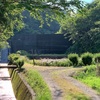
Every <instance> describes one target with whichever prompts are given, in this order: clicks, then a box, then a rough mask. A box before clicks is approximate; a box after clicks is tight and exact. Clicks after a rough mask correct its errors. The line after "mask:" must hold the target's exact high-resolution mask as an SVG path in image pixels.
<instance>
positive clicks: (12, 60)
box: [8, 54, 24, 69]
mask: <svg viewBox="0 0 100 100" xmlns="http://www.w3.org/2000/svg"><path fill="white" fill-rule="evenodd" d="M8 59H9V63H8V64H9V65H16V66H17V67H18V68H19V69H20V68H21V67H22V66H23V65H24V60H23V59H20V55H19V54H10V55H9V56H8Z"/></svg>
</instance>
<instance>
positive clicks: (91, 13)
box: [61, 0, 100, 53]
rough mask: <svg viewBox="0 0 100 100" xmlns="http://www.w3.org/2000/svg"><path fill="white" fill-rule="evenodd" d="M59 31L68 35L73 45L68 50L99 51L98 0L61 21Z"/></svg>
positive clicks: (99, 5)
mask: <svg viewBox="0 0 100 100" xmlns="http://www.w3.org/2000/svg"><path fill="white" fill-rule="evenodd" d="M61 33H63V34H65V35H66V37H70V40H72V41H73V45H72V46H71V47H70V48H69V50H68V51H67V53H68V52H74V53H75V52H76V53H83V52H87V51H88V52H93V53H94V52H100V47H99V45H100V1H99V0H94V2H93V3H91V4H88V5H87V7H85V8H84V9H83V13H79V12H77V14H73V15H72V17H67V18H66V19H65V20H64V22H62V28H61Z"/></svg>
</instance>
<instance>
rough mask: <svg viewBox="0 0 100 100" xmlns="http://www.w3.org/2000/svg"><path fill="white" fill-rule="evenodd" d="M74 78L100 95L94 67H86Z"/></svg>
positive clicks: (98, 79)
mask: <svg viewBox="0 0 100 100" xmlns="http://www.w3.org/2000/svg"><path fill="white" fill-rule="evenodd" d="M74 78H76V79H78V80H80V81H82V82H83V83H85V84H87V85H88V86H90V87H91V88H93V89H95V90H96V91H98V93H100V77H99V76H97V75H96V65H91V66H86V67H85V68H84V70H82V71H81V72H78V74H77V75H76V76H74Z"/></svg>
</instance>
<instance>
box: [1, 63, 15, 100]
mask: <svg viewBox="0 0 100 100" xmlns="http://www.w3.org/2000/svg"><path fill="white" fill-rule="evenodd" d="M0 66H1V67H0V100H16V98H15V95H14V92H13V88H12V83H11V79H10V75H9V72H8V68H6V67H5V66H7V64H0ZM3 66H4V68H3Z"/></svg>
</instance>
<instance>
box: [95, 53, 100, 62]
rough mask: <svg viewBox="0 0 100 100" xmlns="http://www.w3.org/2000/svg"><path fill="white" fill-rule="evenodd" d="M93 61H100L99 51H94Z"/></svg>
mask: <svg viewBox="0 0 100 100" xmlns="http://www.w3.org/2000/svg"><path fill="white" fill-rule="evenodd" d="M94 61H95V63H98V62H99V63H100V53H96V54H95V55H94Z"/></svg>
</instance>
